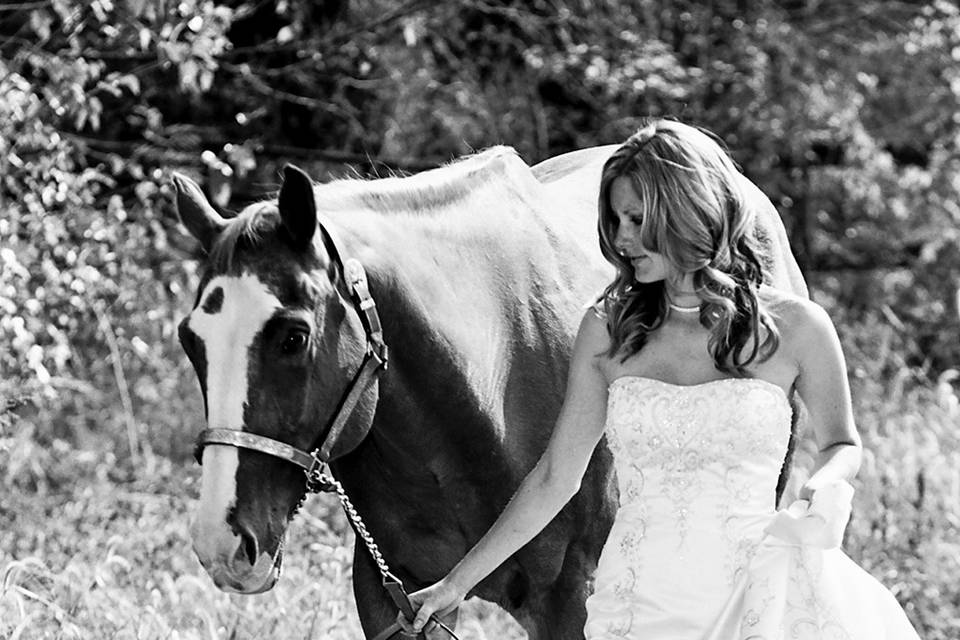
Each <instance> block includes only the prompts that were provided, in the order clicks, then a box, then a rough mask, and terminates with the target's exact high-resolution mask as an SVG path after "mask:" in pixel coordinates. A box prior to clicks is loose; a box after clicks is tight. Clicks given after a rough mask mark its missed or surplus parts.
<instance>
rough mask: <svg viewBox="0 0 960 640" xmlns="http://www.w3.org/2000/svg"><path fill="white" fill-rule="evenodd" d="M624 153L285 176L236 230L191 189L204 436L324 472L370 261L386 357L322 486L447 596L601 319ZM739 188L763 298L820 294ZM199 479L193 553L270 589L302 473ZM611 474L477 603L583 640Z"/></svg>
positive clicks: (217, 473) (253, 587) (527, 462)
mask: <svg viewBox="0 0 960 640" xmlns="http://www.w3.org/2000/svg"><path fill="white" fill-rule="evenodd" d="M614 148H615V147H597V148H593V149H588V150H582V151H579V152H573V153H571V154H566V155H563V156H559V157H557V158H553V159H550V160H547V161H545V162H544V163H541V164H539V165H536V166H534V167H532V168H531V167H529V166H527V165H526V164H525V163H524V162H523V160H521V159H520V157H519V156H518V155H517V154H516V152H514V151H513V150H512V149H510V148H509V147H493V148H491V149H488V150H486V151H484V152H481V153H478V154H475V155H473V156H469V157H466V158H463V159H460V160H458V161H455V162H453V163H451V164H448V165H445V166H443V167H440V168H437V169H434V170H430V171H426V172H423V173H419V174H416V175H413V176H409V177H389V178H383V179H377V180H360V179H344V180H337V181H333V182H330V183H326V184H314V183H313V182H312V181H311V180H310V178H309V177H308V176H307V175H306V174H304V173H303V172H302V171H300V170H298V169H296V168H295V167H291V166H287V167H286V168H285V169H284V177H283V183H282V186H281V188H280V190H279V194H278V196H277V197H276V199H269V200H264V201H262V202H257V203H254V204H251V205H249V206H247V207H246V208H244V209H243V210H242V211H241V212H240V213H239V214H238V215H237V216H236V217H233V218H223V217H221V216H220V215H219V214H218V213H217V212H216V211H215V210H214V209H213V207H212V206H211V205H210V203H209V202H208V201H207V199H206V198H205V197H204V195H203V193H202V191H201V189H200V187H199V186H198V185H197V184H196V183H194V182H193V181H192V180H190V179H189V178H187V177H185V176H182V175H179V174H176V175H175V176H174V179H173V182H174V187H175V192H176V205H177V209H178V213H179V216H180V219H181V221H182V222H183V224H184V226H185V227H186V229H187V230H188V231H189V232H190V233H191V234H192V235H193V236H194V237H195V238H196V239H197V240H198V241H199V242H200V244H201V246H202V247H203V249H204V250H205V251H206V253H207V258H206V260H205V265H204V268H203V271H202V277H201V280H200V283H199V288H198V292H197V297H196V301H195V303H194V307H193V309H192V310H191V311H190V313H189V314H188V315H187V316H186V317H185V318H184V319H183V321H182V322H181V323H180V329H179V334H180V340H181V343H182V346H183V348H184V350H185V352H186V354H187V356H188V357H189V359H190V360H191V362H192V364H193V366H194V368H195V370H196V373H197V377H198V380H199V382H200V386H201V391H202V395H203V400H204V410H205V415H206V421H207V425H208V427H209V428H211V429H219V430H232V431H233V432H240V433H244V434H250V435H251V436H253V435H256V436H264V437H266V438H270V439H271V441H279V442H281V443H286V444H288V445H290V446H292V447H295V448H297V449H299V450H307V451H309V450H310V447H311V446H314V443H316V442H318V439H322V436H324V435H325V433H324V430H325V429H327V430H329V424H330V420H329V417H330V416H331V415H333V414H334V413H335V412H336V411H337V408H338V402H340V400H339V399H340V398H342V397H343V395H344V393H345V392H346V391H347V388H348V386H349V385H350V380H351V377H352V376H354V375H355V374H356V373H357V371H358V368H359V367H360V363H361V361H365V360H364V358H365V355H367V352H368V348H369V344H368V339H367V338H368V336H369V327H368V326H366V325H367V324H368V321H365V320H364V318H363V314H362V313H361V312H359V307H358V306H357V305H356V304H354V301H353V300H352V299H351V291H350V290H349V286H348V283H347V277H346V276H345V268H344V260H345V258H346V257H347V256H349V257H350V258H351V259H355V260H357V261H359V263H360V264H362V265H363V268H364V269H365V277H366V280H367V281H368V285H369V292H370V294H371V297H372V299H375V305H376V308H377V309H379V311H380V314H381V315H382V328H381V329H382V336H383V341H384V342H385V343H387V344H389V345H390V347H391V358H390V363H389V368H388V369H387V370H386V371H383V372H381V373H380V374H379V376H377V377H374V378H372V379H371V381H370V384H369V385H368V386H366V387H365V388H364V389H362V390H361V391H359V392H357V393H356V394H355V395H356V397H355V398H354V400H355V408H354V410H353V411H352V413H350V415H349V417H348V418H346V419H345V421H343V422H342V424H341V425H340V428H339V429H338V430H337V431H336V436H335V437H333V438H332V440H333V441H332V442H331V443H330V445H331V446H330V448H329V464H330V467H329V468H330V470H331V471H332V473H333V475H334V476H335V477H336V478H337V479H338V480H339V482H340V483H341V484H342V487H343V489H344V491H345V492H346V494H348V495H349V497H350V499H351V500H352V502H353V504H354V505H355V508H356V510H357V511H358V512H359V513H360V514H361V516H362V518H363V519H364V521H365V523H366V527H367V529H368V530H369V532H370V534H371V535H372V536H373V538H374V539H375V540H376V542H377V544H378V545H379V549H380V551H381V553H382V554H383V557H384V558H385V559H386V560H387V561H388V562H389V563H390V566H391V567H392V571H393V573H394V574H395V575H396V576H397V577H398V579H400V580H402V582H403V583H404V584H405V585H406V586H407V588H408V589H418V588H422V587H424V586H427V585H429V584H431V583H433V582H435V581H436V580H439V579H440V578H441V577H443V576H444V575H445V574H446V573H447V572H448V571H449V569H450V568H451V567H452V566H453V565H454V564H455V563H456V562H457V561H459V559H460V558H461V557H462V556H463V555H464V554H465V553H466V551H467V550H468V549H469V548H470V547H471V546H472V545H473V544H474V543H475V542H476V541H477V540H478V539H479V538H480V537H481V536H482V535H483V534H484V533H485V531H486V530H487V528H488V527H489V526H490V525H491V524H492V522H493V521H494V520H495V519H496V517H497V515H498V514H499V513H500V512H501V511H502V509H503V508H504V506H505V505H506V503H507V502H508V500H509V499H510V498H511V496H512V494H513V492H514V491H515V489H516V488H517V486H518V485H519V483H520V481H521V480H522V479H523V477H524V476H525V475H526V473H527V472H528V471H529V470H530V469H531V468H532V466H533V465H534V464H535V462H536V461H537V459H538V458H539V456H540V454H541V453H542V451H543V450H544V448H545V447H546V444H547V440H548V439H549V437H550V434H551V430H552V428H553V425H554V421H555V419H556V417H557V415H558V413H559V409H560V404H561V400H562V398H563V394H564V386H565V381H566V376H567V369H568V360H569V354H570V349H571V345H572V343H573V338H574V335H575V331H576V327H577V326H578V324H579V320H580V318H581V317H582V315H583V313H584V304H585V303H589V302H590V301H591V300H594V299H595V298H596V296H597V294H598V293H599V292H600V291H601V290H602V288H603V286H604V285H605V284H606V283H607V282H608V281H609V280H610V279H611V277H612V269H611V268H610V266H609V265H607V264H606V263H605V262H604V261H603V259H602V257H601V255H600V251H599V250H598V243H597V227H596V202H597V193H598V187H599V176H600V170H601V167H602V164H603V162H604V161H605V160H606V158H607V157H608V156H609V155H610V154H611V153H612V151H613V149H614ZM744 184H745V192H746V193H747V194H748V202H749V206H753V207H756V209H757V235H758V237H759V238H761V239H762V240H763V243H764V246H765V249H766V250H765V254H764V255H765V268H766V271H767V273H766V276H767V278H768V280H769V282H771V283H772V284H774V285H775V286H779V287H782V288H785V289H788V290H793V291H798V292H801V293H805V292H806V289H805V286H803V279H802V277H801V276H800V272H799V269H798V268H797V265H796V262H795V261H794V259H793V256H792V255H791V253H790V250H789V247H788V245H787V241H786V234H785V232H784V229H783V225H782V223H781V221H780V219H779V216H778V215H777V213H776V210H775V209H774V208H773V206H772V205H771V204H770V201H769V200H768V199H767V198H766V197H765V196H763V194H762V193H761V192H760V191H759V190H758V189H757V188H756V187H755V186H753V185H752V184H751V183H749V181H748V180H746V178H744ZM371 304H373V303H372V300H371ZM367 357H369V356H368V355H367ZM224 432H226V431H221V433H224ZM326 435H329V434H326ZM200 460H201V463H202V477H201V489H200V499H199V505H198V508H197V510H196V516H195V518H194V520H193V522H192V524H191V534H192V539H193V546H194V551H195V552H196V555H197V556H198V558H199V560H200V562H201V564H202V565H203V566H204V567H205V569H206V571H207V572H208V574H209V575H210V577H211V578H212V579H213V582H214V583H215V584H216V585H217V586H218V587H219V588H221V589H223V590H225V591H231V592H238V593H258V592H262V591H265V590H268V589H270V588H271V587H272V586H273V585H274V584H275V582H276V580H277V578H278V576H279V570H280V567H281V563H282V561H283V538H284V535H285V532H286V529H287V526H288V523H289V522H290V520H291V518H292V516H293V514H294V513H295V512H296V509H297V508H298V507H299V505H300V504H301V502H302V500H303V498H304V492H305V481H304V475H303V471H302V469H300V468H298V467H297V466H296V465H294V464H290V463H289V462H287V461H285V460H283V459H280V458H277V457H275V456H272V455H267V454H265V453H263V452H262V451H257V450H251V448H243V447H240V448H238V447H237V446H230V445H229V443H226V444H225V443H217V442H207V444H206V446H204V447H203V448H202V452H201V453H200ZM611 462H612V461H611V454H610V451H609V449H608V448H607V446H606V443H605V441H603V440H602V441H601V442H600V444H599V445H598V446H597V448H596V450H595V451H594V453H593V456H592V459H591V461H590V464H589V466H588V468H587V471H586V473H585V475H584V477H583V480H582V482H581V486H580V490H579V492H578V493H577V494H576V496H575V497H574V498H573V499H572V500H571V501H570V502H569V503H568V504H567V505H566V506H565V507H564V508H563V510H562V511H561V512H560V513H559V514H558V515H557V517H556V518H555V519H554V520H553V521H552V522H551V523H550V524H549V525H548V526H547V527H546V528H545V529H544V530H543V531H542V532H541V533H540V534H539V535H537V536H536V537H535V538H534V539H533V540H532V541H531V542H530V543H528V544H527V545H526V546H525V547H523V548H522V549H521V550H520V551H518V552H517V553H516V554H514V556H512V557H511V558H510V559H509V560H507V561H506V562H505V563H504V564H503V565H502V566H500V567H499V568H498V569H497V570H496V571H494V572H493V573H492V574H491V575H490V576H488V577H487V578H486V579H484V580H483V581H482V582H480V583H479V584H478V585H477V586H476V588H475V589H474V590H473V591H472V592H471V593H470V595H471V596H476V597H480V598H483V599H485V600H488V601H491V602H494V603H496V604H498V605H499V606H501V607H502V608H503V609H505V610H506V611H507V612H509V613H510V614H511V615H512V616H513V617H514V618H515V619H516V620H517V621H518V622H519V624H520V625H521V626H522V627H523V628H524V629H525V630H526V632H527V634H528V636H529V637H530V638H531V639H533V640H537V639H543V638H553V639H560V640H566V639H574V638H582V637H583V631H582V629H583V625H584V622H585V617H586V611H585V605H584V601H585V599H586V597H587V596H588V595H589V592H590V584H591V577H592V575H593V573H594V570H595V569H596V563H597V559H598V557H599V554H600V550H601V548H602V546H603V543H604V541H605V540H606V537H607V533H608V531H609V528H610V526H611V524H612V522H613V517H614V513H615V511H616V506H617V491H616V485H615V478H614V477H613V469H612V464H611ZM358 542H359V540H358ZM363 546H364V545H362V544H357V545H355V549H354V563H353V584H354V594H355V599H356V606H357V610H358V614H359V618H360V622H361V626H362V628H363V630H364V633H365V634H366V635H367V636H368V637H372V636H373V635H374V634H376V633H377V631H379V630H381V629H383V628H384V627H387V626H388V625H389V624H390V623H392V622H393V621H394V620H395V618H396V608H394V607H393V606H392V605H391V601H390V599H389V598H388V596H387V594H386V593H384V590H383V589H382V587H381V575H380V573H378V567H377V564H376V563H375V562H374V560H373V559H371V557H370V556H369V555H368V554H367V553H366V549H364V548H363ZM452 622H453V623H455V615H454V617H453V621H452Z"/></svg>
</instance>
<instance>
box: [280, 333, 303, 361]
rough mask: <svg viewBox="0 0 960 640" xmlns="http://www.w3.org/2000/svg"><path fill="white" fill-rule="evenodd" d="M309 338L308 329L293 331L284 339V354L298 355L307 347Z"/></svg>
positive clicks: (281, 347) (282, 347)
mask: <svg viewBox="0 0 960 640" xmlns="http://www.w3.org/2000/svg"><path fill="white" fill-rule="evenodd" d="M309 338H310V336H308V335H307V332H306V331H291V332H290V334H288V335H287V337H286V338H284V339H283V343H281V345H280V350H281V351H283V353H284V355H288V356H292V355H296V354H298V353H300V352H302V351H303V350H304V349H305V348H306V347H307V342H308V341H309Z"/></svg>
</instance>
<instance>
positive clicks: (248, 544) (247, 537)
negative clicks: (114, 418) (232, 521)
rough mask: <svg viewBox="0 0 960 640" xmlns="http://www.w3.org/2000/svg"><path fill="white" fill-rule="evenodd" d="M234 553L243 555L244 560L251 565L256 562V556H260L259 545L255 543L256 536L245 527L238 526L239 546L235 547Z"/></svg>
mask: <svg viewBox="0 0 960 640" xmlns="http://www.w3.org/2000/svg"><path fill="white" fill-rule="evenodd" d="M236 555H237V556H240V555H243V556H244V560H246V561H247V562H248V563H249V564H250V566H251V567H252V566H254V565H256V564H257V558H258V557H260V545H259V544H258V543H257V536H255V535H254V534H253V532H252V531H250V529H248V528H247V527H244V526H241V527H240V546H239V547H238V548H237V553H236ZM238 559H239V558H238Z"/></svg>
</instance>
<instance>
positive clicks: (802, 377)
mask: <svg viewBox="0 0 960 640" xmlns="http://www.w3.org/2000/svg"><path fill="white" fill-rule="evenodd" d="M799 315H800V316H801V317H800V318H798V322H797V323H796V325H795V327H794V331H796V338H797V339H796V343H795V344H794V348H795V353H796V354H797V360H798V364H799V375H798V377H797V382H796V386H797V393H799V394H800V398H802V399H803V403H804V405H805V406H806V408H807V412H808V414H809V418H810V424H811V425H812V426H813V431H814V435H815V436H816V440H817V447H818V449H819V454H818V456H817V460H816V464H815V466H814V469H813V471H812V473H811V475H810V479H809V480H807V481H806V482H805V483H804V485H803V487H801V489H800V498H804V499H809V498H810V496H812V495H813V493H814V492H815V491H816V490H818V489H820V488H821V487H823V486H825V485H827V484H830V483H832V482H835V481H837V480H850V479H851V478H853V476H854V475H856V473H857V470H858V469H859V468H860V459H861V454H862V447H861V443H860V435H859V434H858V433H857V428H856V426H855V425H854V421H853V408H852V405H851V400H850V385H849V383H848V382H847V369H846V363H845V362H844V358H843V351H842V350H841V347H840V339H839V338H838V337H837V331H836V329H835V328H834V326H833V322H832V321H831V320H830V316H828V315H827V312H826V311H824V309H823V307H821V306H820V305H818V304H815V303H812V302H805V303H804V304H803V305H802V312H801V313H800V314H799Z"/></svg>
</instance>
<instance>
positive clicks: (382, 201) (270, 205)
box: [210, 146, 523, 272]
mask: <svg viewBox="0 0 960 640" xmlns="http://www.w3.org/2000/svg"><path fill="white" fill-rule="evenodd" d="M501 160H507V161H508V162H509V161H510V160H514V161H516V162H521V163H522V162H523V161H522V160H520V159H519V156H517V153H516V151H514V150H513V149H512V148H511V147H506V146H496V147H491V148H489V149H486V150H484V151H482V152H480V153H477V154H474V155H470V156H465V157H462V158H459V159H457V160H455V161H453V162H451V163H450V164H447V165H444V166H443V167H440V168H437V169H432V170H430V171H424V172H423V173H418V174H416V175H412V176H406V177H389V178H379V179H372V180H367V179H362V178H341V179H338V180H334V181H332V182H328V183H325V184H316V185H314V188H313V192H314V197H315V198H316V200H317V207H318V209H319V210H320V211H321V212H324V213H329V212H333V211H342V210H345V209H353V210H355V209H364V210H369V211H374V212H378V213H392V212H400V211H402V212H407V213H410V212H416V213H423V212H428V211H431V210H436V209H440V208H443V207H446V206H449V205H451V204H455V203H457V202H459V201H461V200H463V199H464V198H466V197H468V196H469V195H471V194H472V193H474V192H475V191H476V190H477V189H478V188H480V187H481V186H483V185H484V184H485V183H487V182H488V181H489V180H490V178H491V174H493V173H497V172H499V173H500V174H503V173H505V172H507V171H509V167H508V166H506V164H505V163H504V162H500V161H501ZM279 225H280V212H279V211H278V210H277V199H276V197H273V198H270V199H267V200H262V201H260V202H256V203H253V204H251V205H249V206H247V207H245V208H244V209H243V210H242V211H241V212H240V213H239V214H237V215H236V216H235V217H233V218H230V219H229V220H228V221H227V225H226V227H225V228H224V229H223V231H222V232H221V233H220V234H219V236H218V237H217V240H216V242H215V243H214V245H213V247H212V248H211V250H210V263H211V265H212V266H213V268H214V269H216V270H218V271H225V272H226V271H230V269H231V266H232V264H233V259H234V257H235V255H236V253H237V251H238V250H239V249H240V248H243V247H253V246H256V245H257V244H258V243H259V241H260V240H261V238H263V237H264V236H265V235H266V234H268V233H270V232H271V231H273V230H274V229H276V228H277V227H278V226H279Z"/></svg>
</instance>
